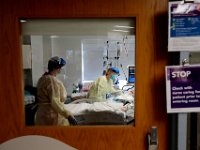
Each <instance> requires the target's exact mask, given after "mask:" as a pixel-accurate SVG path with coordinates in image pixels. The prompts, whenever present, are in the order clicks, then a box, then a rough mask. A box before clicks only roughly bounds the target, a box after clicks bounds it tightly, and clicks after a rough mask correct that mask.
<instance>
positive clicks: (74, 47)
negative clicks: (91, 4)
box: [19, 17, 136, 125]
mask: <svg viewBox="0 0 200 150" xmlns="http://www.w3.org/2000/svg"><path fill="white" fill-rule="evenodd" d="M19 21H20V24H21V26H20V28H21V29H20V31H21V45H22V46H21V48H22V54H23V57H22V58H23V73H24V81H23V83H24V104H25V112H26V114H25V116H26V118H25V120H26V125H35V122H34V121H35V120H34V119H35V114H36V112H37V109H38V108H37V107H35V104H36V103H38V99H37V90H38V89H37V83H38V80H39V78H40V77H41V76H42V75H43V74H44V73H45V72H48V61H49V59H50V58H52V57H54V56H58V57H61V58H63V59H64V60H65V61H66V64H65V66H64V67H62V70H61V72H60V74H58V75H57V76H56V78H57V79H58V80H60V81H61V82H62V83H63V85H64V87H65V89H66V92H67V98H66V99H65V101H64V105H65V107H66V109H69V110H70V111H72V113H74V116H75V117H77V120H79V121H80V120H81V119H83V120H84V119H85V122H81V121H80V122H79V124H80V125H122V124H123V125H134V122H135V117H134V114H135V95H134V93H135V89H136V88H135V81H136V80H135V73H136V71H135V66H136V64H135V51H136V50H135V45H136V44H135V43H136V42H135V41H136V18H134V17H132V18H91V19H90V18H85V19H84V18H83V19H76V18H74V19H21V20H19ZM113 67H114V68H117V69H118V70H119V74H117V76H116V78H115V81H113V88H114V89H116V90H119V91H121V95H117V94H116V93H115V94H114V93H106V95H105V96H104V98H105V99H104V100H105V101H104V102H109V103H110V102H111V103H112V104H113V102H114V104H113V107H111V108H112V109H113V110H116V109H119V111H117V112H120V113H119V114H116V113H113V110H111V111H112V113H108V112H107V110H104V112H98V113H97V114H84V113H83V112H81V113H80V112H79V113H77V112H73V111H75V110H74V108H72V104H74V103H76V101H77V100H80V99H81V100H83V99H84V100H86V101H85V103H87V105H92V104H93V103H94V102H93V100H91V99H89V98H88V93H89V91H90V88H91V87H92V86H93V83H94V81H95V80H96V79H97V78H99V77H101V76H105V74H106V72H107V71H108V69H109V68H113ZM130 91H131V92H130ZM130 93H131V95H130ZM88 99H89V100H88ZM89 101H90V102H89ZM91 102H92V103H91ZM102 102H103V101H102ZM95 104H96V103H95ZM99 104H101V105H102V103H98V104H97V105H99ZM78 105H81V104H80V103H79V104H77V108H78ZM116 107H117V108H116ZM107 108H108V107H107ZM109 108H110V107H109ZM71 109H72V110H71ZM98 110H99V109H98ZM109 111H110V110H109ZM106 113H108V114H106ZM77 114H82V116H79V115H77ZM101 114H104V116H105V115H106V116H107V117H108V118H106V120H104V119H105V117H103V116H101ZM84 115H85V116H84ZM97 116H98V117H99V118H98V117H97ZM84 117H85V118H84ZM87 117H89V118H92V120H90V119H88V118H87ZM109 117H110V118H109Z"/></svg>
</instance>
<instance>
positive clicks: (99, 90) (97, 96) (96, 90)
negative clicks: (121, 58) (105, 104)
mask: <svg viewBox="0 0 200 150" xmlns="http://www.w3.org/2000/svg"><path fill="white" fill-rule="evenodd" d="M118 74H119V69H118V68H116V67H111V68H109V69H108V70H107V72H106V74H105V75H104V76H101V77H99V78H97V79H96V80H95V82H94V83H93V85H92V86H91V88H90V90H89V92H88V97H89V98H91V99H92V100H93V101H104V100H105V98H106V94H107V93H114V92H121V91H119V90H116V89H115V88H114V87H113V85H114V84H113V83H114V81H115V79H116V76H117V75H118Z"/></svg>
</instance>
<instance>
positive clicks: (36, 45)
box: [31, 36, 44, 86]
mask: <svg viewBox="0 0 200 150" xmlns="http://www.w3.org/2000/svg"><path fill="white" fill-rule="evenodd" d="M31 49H32V80H33V86H36V85H37V81H38V79H39V78H40V77H41V75H42V74H43V73H44V68H43V66H44V65H43V38H42V36H31Z"/></svg>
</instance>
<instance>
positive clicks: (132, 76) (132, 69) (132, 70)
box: [128, 66, 135, 84]
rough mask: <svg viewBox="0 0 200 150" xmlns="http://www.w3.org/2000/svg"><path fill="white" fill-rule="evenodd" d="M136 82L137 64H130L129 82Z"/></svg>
mask: <svg viewBox="0 0 200 150" xmlns="http://www.w3.org/2000/svg"><path fill="white" fill-rule="evenodd" d="M134 83H135V66H128V84H134Z"/></svg>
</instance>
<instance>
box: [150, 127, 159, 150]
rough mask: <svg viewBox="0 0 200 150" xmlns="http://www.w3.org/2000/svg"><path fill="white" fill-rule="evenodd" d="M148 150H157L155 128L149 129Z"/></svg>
mask: <svg viewBox="0 0 200 150" xmlns="http://www.w3.org/2000/svg"><path fill="white" fill-rule="evenodd" d="M148 150H158V132H157V127H155V126H153V127H151V131H150V133H148Z"/></svg>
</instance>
